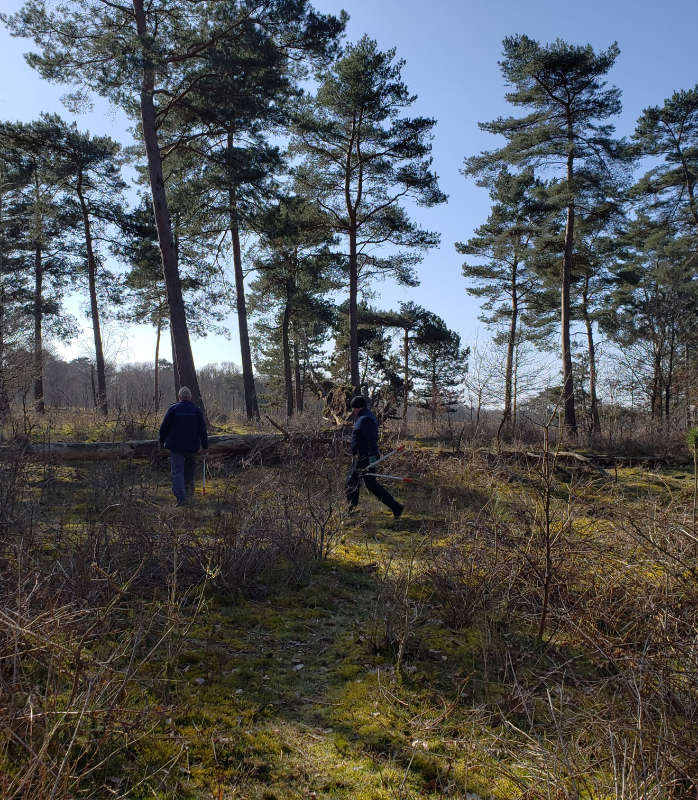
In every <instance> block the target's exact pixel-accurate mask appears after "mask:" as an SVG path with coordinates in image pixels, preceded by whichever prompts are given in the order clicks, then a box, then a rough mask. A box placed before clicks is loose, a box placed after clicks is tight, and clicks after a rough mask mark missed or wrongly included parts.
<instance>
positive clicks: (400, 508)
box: [393, 505, 405, 519]
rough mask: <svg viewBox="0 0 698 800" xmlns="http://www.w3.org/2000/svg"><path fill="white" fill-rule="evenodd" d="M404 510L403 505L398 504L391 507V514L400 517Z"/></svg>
mask: <svg viewBox="0 0 698 800" xmlns="http://www.w3.org/2000/svg"><path fill="white" fill-rule="evenodd" d="M404 510H405V506H403V505H399V506H398V507H397V508H394V509H393V516H394V517H395V519H400V517H401V516H402V512H403V511H404Z"/></svg>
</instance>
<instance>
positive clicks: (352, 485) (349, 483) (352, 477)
mask: <svg viewBox="0 0 698 800" xmlns="http://www.w3.org/2000/svg"><path fill="white" fill-rule="evenodd" d="M360 489H361V478H360V477H359V473H358V472H357V471H356V470H355V469H354V467H353V465H352V468H351V469H350V470H349V472H348V473H347V479H346V481H345V482H344V491H345V493H346V497H347V503H349V508H350V509H352V508H356V506H357V505H358V504H359V490H360Z"/></svg>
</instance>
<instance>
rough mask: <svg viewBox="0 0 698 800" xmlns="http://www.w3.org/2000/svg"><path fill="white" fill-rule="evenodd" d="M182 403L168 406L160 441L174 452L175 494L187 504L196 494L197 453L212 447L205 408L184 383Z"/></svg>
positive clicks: (180, 500) (181, 396) (178, 499)
mask: <svg viewBox="0 0 698 800" xmlns="http://www.w3.org/2000/svg"><path fill="white" fill-rule="evenodd" d="M177 396H178V397H179V402H178V403H174V405H171V406H170V407H169V408H168V409H167V413H166V414H165V416H164V418H163V420H162V424H161V425H160V444H161V446H162V447H166V448H167V449H168V450H169V451H170V468H171V472H172V494H174V496H175V497H176V498H177V505H178V506H184V505H186V504H187V500H188V499H190V498H191V497H192V496H193V494H194V469H195V467H196V459H195V458H194V456H195V454H196V453H197V452H198V450H199V448H200V447H201V448H202V449H203V450H204V452H205V451H206V450H208V432H207V430H206V420H205V419H204V413H203V411H202V410H201V409H200V408H199V406H197V405H196V404H195V403H192V401H191V391H190V389H189V388H188V387H186V386H182V388H181V389H180V390H179V393H178V395H177Z"/></svg>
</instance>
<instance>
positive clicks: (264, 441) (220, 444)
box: [0, 433, 284, 463]
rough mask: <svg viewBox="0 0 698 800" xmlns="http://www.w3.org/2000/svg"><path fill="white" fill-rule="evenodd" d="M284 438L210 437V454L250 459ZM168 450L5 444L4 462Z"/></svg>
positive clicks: (0, 453) (0, 452)
mask: <svg viewBox="0 0 698 800" xmlns="http://www.w3.org/2000/svg"><path fill="white" fill-rule="evenodd" d="M282 441H284V436H282V435H281V434H276V433H264V434H258V433H250V434H232V435H229V436H209V439H208V455H228V456H246V455H249V454H251V453H252V452H253V451H258V452H265V453H266V452H268V451H269V450H272V449H274V448H275V447H277V446H278V445H279V444H280V443H281V442H282ZM160 453H162V454H165V453H167V451H165V450H162V451H161V449H160V443H159V442H158V440H157V439H143V440H140V441H130V442H50V443H46V444H30V443H29V442H21V443H20V444H11V445H4V446H2V447H0V460H3V459H8V458H14V457H17V456H18V455H23V456H25V457H27V458H30V459H31V460H33V461H52V462H60V463H68V462H73V461H110V460H113V459H120V458H153V457H156V456H158V455H159V454H160Z"/></svg>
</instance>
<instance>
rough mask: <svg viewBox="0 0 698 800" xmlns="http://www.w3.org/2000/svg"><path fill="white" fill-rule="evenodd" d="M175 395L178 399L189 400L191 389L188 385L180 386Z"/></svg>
mask: <svg viewBox="0 0 698 800" xmlns="http://www.w3.org/2000/svg"><path fill="white" fill-rule="evenodd" d="M177 397H179V399H180V400H191V389H190V388H189V387H188V386H182V388H181V389H180V390H179V392H177Z"/></svg>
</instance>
